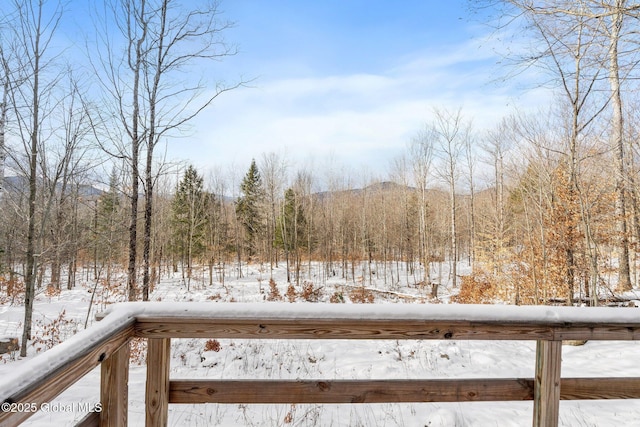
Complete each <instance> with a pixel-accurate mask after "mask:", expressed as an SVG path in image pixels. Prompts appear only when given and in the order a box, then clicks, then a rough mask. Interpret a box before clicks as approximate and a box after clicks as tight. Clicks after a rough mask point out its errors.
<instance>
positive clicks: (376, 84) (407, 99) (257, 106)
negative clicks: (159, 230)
mask: <svg viewBox="0 0 640 427" xmlns="http://www.w3.org/2000/svg"><path fill="white" fill-rule="evenodd" d="M475 46H477V45H475ZM493 62H495V58H494V57H493V56H492V53H491V49H490V47H488V46H485V47H482V48H478V47H474V44H472V43H467V44H465V45H461V46H458V47H456V49H451V48H449V49H448V50H447V49H445V48H442V49H440V50H439V51H438V52H419V53H416V54H415V55H412V56H411V57H407V58H404V59H403V62H402V63H401V64H393V65H390V67H389V70H388V72H386V73H383V74H351V75H332V76H325V77H304V78H286V79H284V78H283V79H278V78H272V79H268V78H263V79H262V80H260V81H258V82H256V83H255V84H256V85H257V88H253V89H239V90H236V91H233V92H230V93H227V94H224V95H223V96H221V97H220V98H219V99H218V100H217V101H216V104H215V105H214V106H213V107H212V108H210V109H209V110H207V111H205V112H204V113H203V114H202V116H201V117H199V119H198V121H197V123H195V124H194V125H195V128H196V134H195V135H194V141H193V142H192V143H187V144H181V147H182V149H181V150H175V149H174V148H171V149H170V151H171V152H172V153H173V154H175V155H179V156H181V157H189V158H191V159H192V160H193V161H194V162H195V163H196V164H197V165H199V166H200V167H208V166H209V165H212V164H224V163H230V162H235V163H236V164H239V165H244V164H246V165H248V163H249V161H250V159H251V158H259V157H260V155H261V154H262V153H266V152H272V151H273V152H281V151H285V152H286V153H287V155H288V157H289V159H290V160H292V161H302V160H304V159H305V158H308V157H325V156H326V157H328V156H329V155H330V154H332V153H333V154H334V155H337V156H338V157H339V158H340V159H341V160H342V161H343V162H345V163H347V164H350V165H352V166H354V165H355V166H358V165H361V164H363V163H365V164H369V166H370V168H373V169H384V168H386V166H387V165H388V161H389V156H392V155H394V153H395V154H399V153H401V152H403V150H404V147H405V145H406V143H407V141H408V140H409V139H410V137H411V136H412V135H413V134H415V133H416V132H417V131H418V130H419V129H420V128H421V126H422V124H424V123H425V122H426V121H427V120H429V115H430V113H431V108H432V107H443V108H451V109H456V108H458V107H462V108H463V114H464V115H465V116H466V117H468V118H469V119H473V121H474V124H475V125H476V126H477V127H479V128H487V127H490V126H491V125H492V124H494V123H496V122H497V121H498V120H500V118H501V117H503V116H504V115H505V114H507V113H509V112H512V111H513V108H514V106H515V104H516V103H517V104H519V105H520V107H521V108H525V109H526V108H527V107H528V106H533V105H532V104H535V105H539V103H540V102H544V101H545V100H546V99H547V95H546V93H545V92H543V91H532V92H529V93H526V94H524V95H523V94H521V93H516V92H514V90H513V87H514V86H515V82H512V81H507V82H506V83H505V84H504V85H503V86H499V85H496V84H491V83H489V82H490V81H491V80H492V75H491V73H492V71H493V70H495V69H494V68H492V63H493ZM522 102H525V105H522Z"/></svg>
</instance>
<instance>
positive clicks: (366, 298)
mask: <svg viewBox="0 0 640 427" xmlns="http://www.w3.org/2000/svg"><path fill="white" fill-rule="evenodd" d="M349 299H350V300H351V302H354V303H356V304H371V303H373V300H374V299H375V297H374V296H373V292H371V291H370V290H368V289H365V288H364V287H361V288H356V289H354V290H352V291H351V292H349Z"/></svg>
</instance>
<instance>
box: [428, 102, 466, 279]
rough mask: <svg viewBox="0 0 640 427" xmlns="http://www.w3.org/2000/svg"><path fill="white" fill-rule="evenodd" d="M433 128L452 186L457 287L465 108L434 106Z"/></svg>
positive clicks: (453, 267)
mask: <svg viewBox="0 0 640 427" xmlns="http://www.w3.org/2000/svg"><path fill="white" fill-rule="evenodd" d="M433 128H434V130H435V132H436V134H437V140H436V144H437V148H436V154H437V156H438V157H439V159H440V165H439V168H438V170H437V173H438V175H439V176H440V178H441V179H442V180H444V182H445V183H446V184H447V187H448V190H449V221H450V223H449V226H450V230H449V242H450V254H449V256H450V263H451V270H450V271H451V283H452V285H453V287H454V288H455V287H457V283H458V281H457V273H458V270H457V262H458V204H457V195H456V191H457V185H458V180H459V179H460V173H461V171H460V165H459V164H458V162H459V159H460V156H461V154H462V150H463V148H464V141H465V135H467V134H468V132H469V131H468V128H469V125H468V124H466V123H465V121H464V119H463V116H462V110H461V109H458V110H456V111H448V110H440V109H435V110H434V121H433Z"/></svg>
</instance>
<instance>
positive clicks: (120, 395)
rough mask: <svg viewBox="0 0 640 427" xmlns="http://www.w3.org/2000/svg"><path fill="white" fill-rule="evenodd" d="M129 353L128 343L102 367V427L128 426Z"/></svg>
mask: <svg viewBox="0 0 640 427" xmlns="http://www.w3.org/2000/svg"><path fill="white" fill-rule="evenodd" d="M129 353H130V348H129V342H128V341H127V342H126V343H125V344H124V345H122V346H121V347H120V348H119V349H118V350H116V351H115V352H114V353H113V354H112V355H111V357H109V358H107V359H106V360H104V361H103V362H102V365H101V366H100V403H101V404H102V411H101V412H100V426H101V427H118V426H126V425H127V407H128V403H129V392H128V383H129Z"/></svg>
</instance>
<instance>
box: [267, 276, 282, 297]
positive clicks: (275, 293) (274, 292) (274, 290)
mask: <svg viewBox="0 0 640 427" xmlns="http://www.w3.org/2000/svg"><path fill="white" fill-rule="evenodd" d="M267 300H268V301H281V300H282V295H280V291H279V290H278V284H277V283H276V281H275V280H273V278H271V279H269V295H268V296H267Z"/></svg>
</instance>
